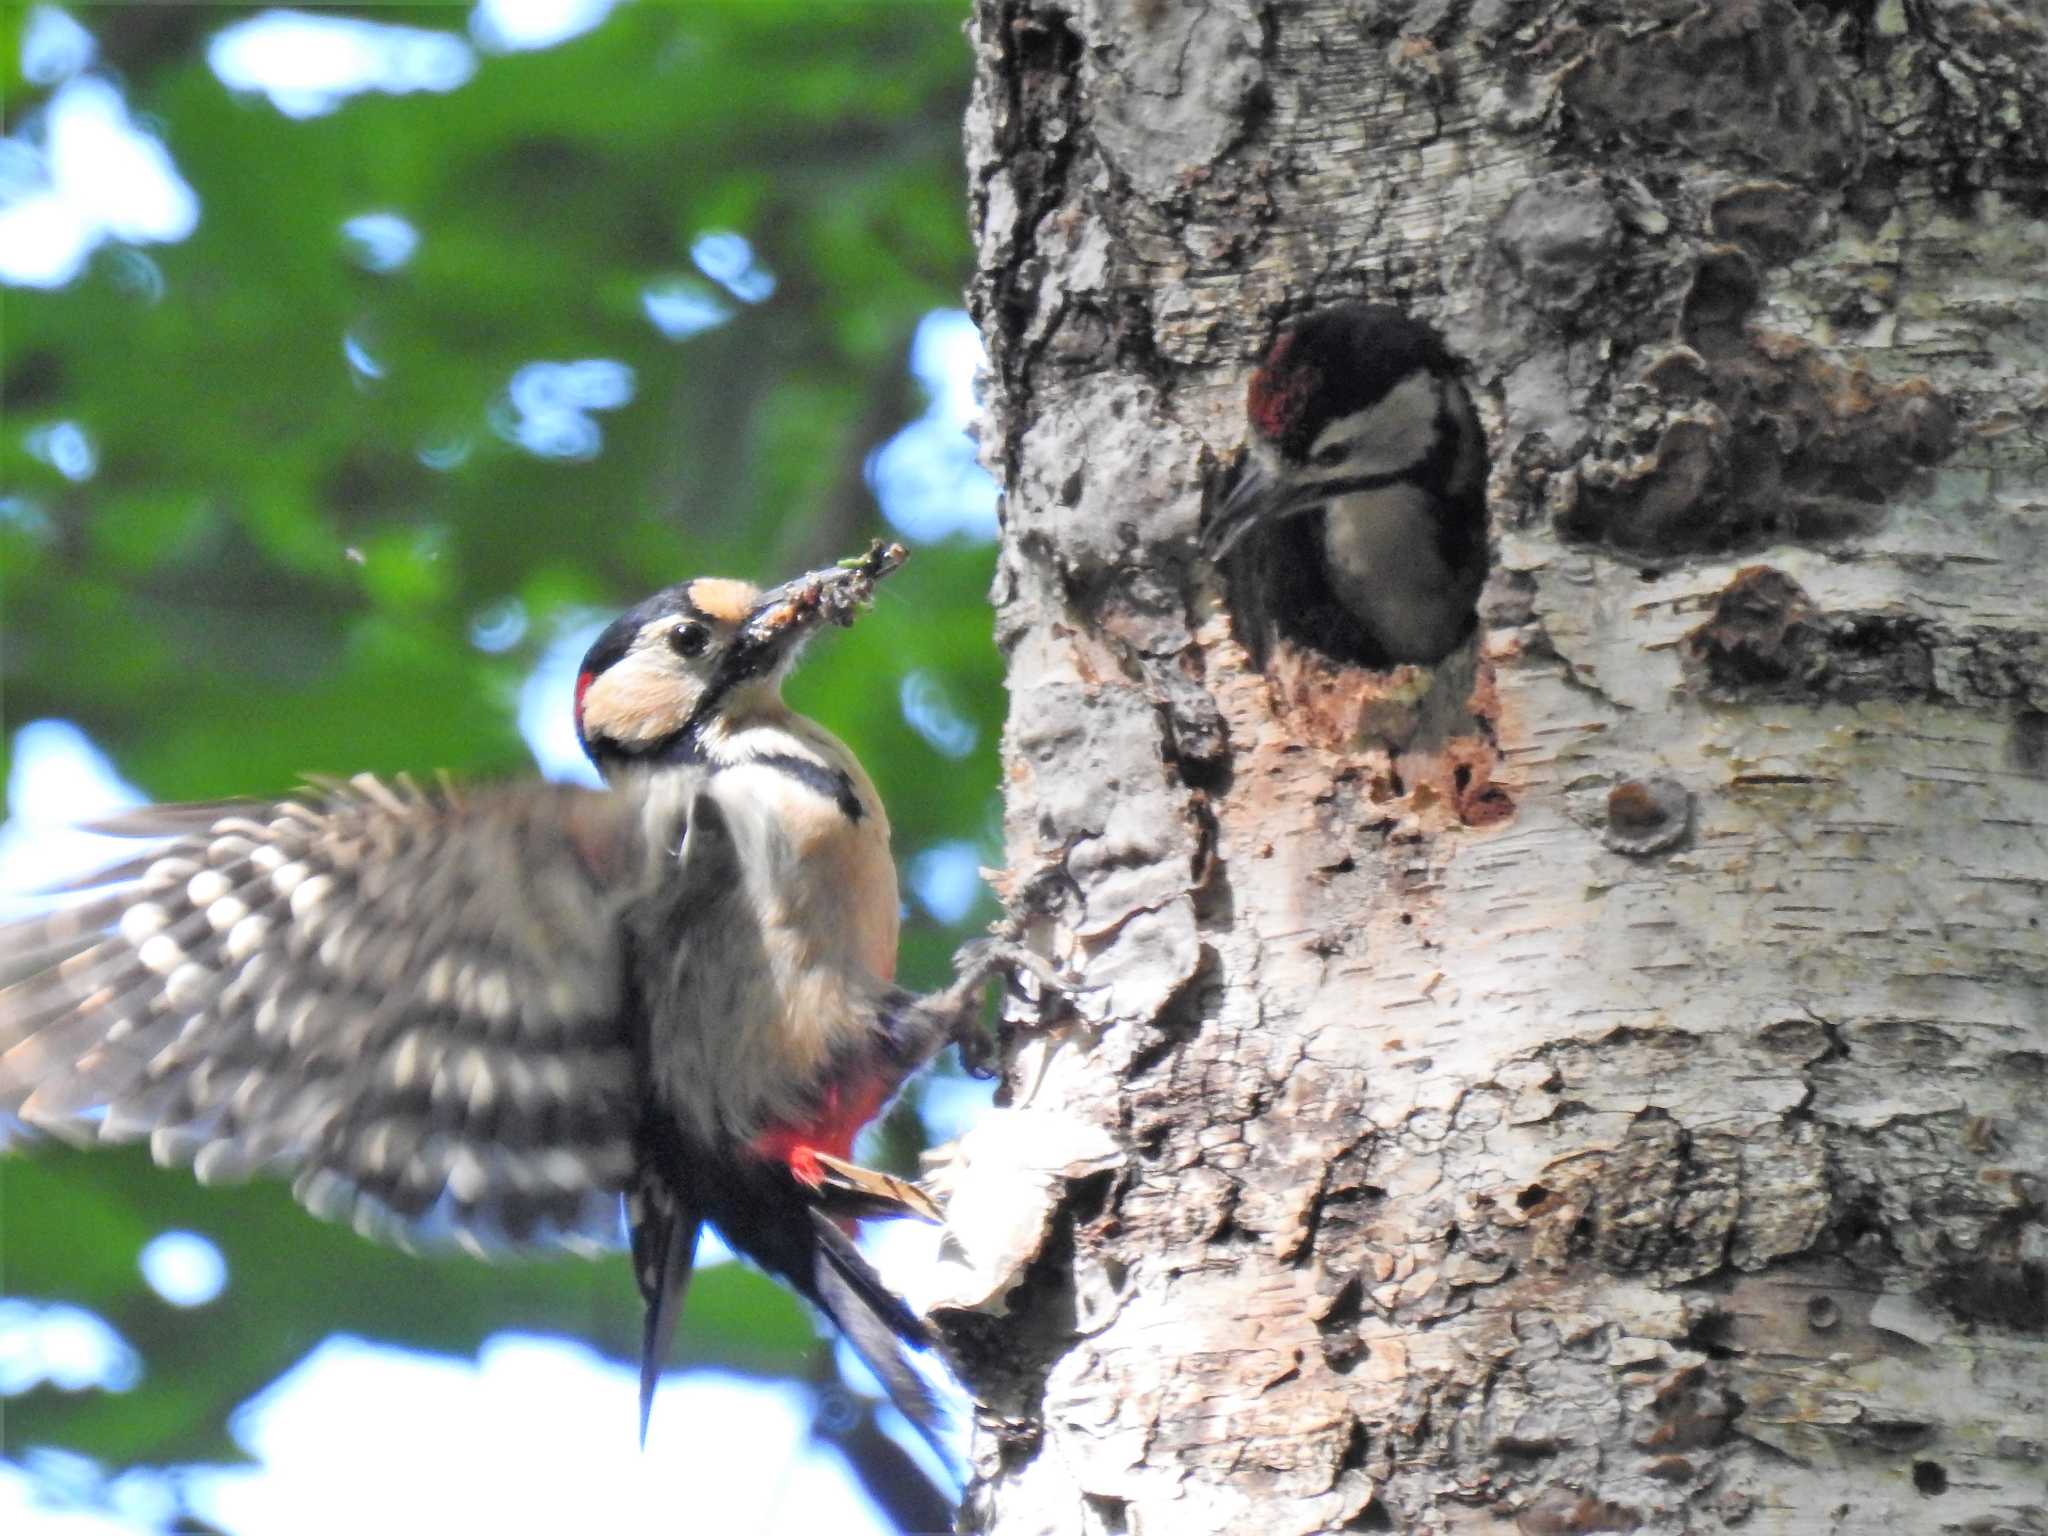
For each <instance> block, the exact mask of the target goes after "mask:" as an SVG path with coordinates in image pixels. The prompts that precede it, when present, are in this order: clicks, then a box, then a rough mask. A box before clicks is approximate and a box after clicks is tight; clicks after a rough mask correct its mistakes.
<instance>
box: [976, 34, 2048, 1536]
mask: <svg viewBox="0 0 2048 1536" xmlns="http://www.w3.org/2000/svg"><path fill="white" fill-rule="evenodd" d="M974 31H975V38H976V47H977V55H978V71H977V76H976V82H975V95H974V103H973V106H972V108H971V110H970V113H969V119H968V122H969V137H968V147H969V176H970V185H971V189H972V200H973V208H974V215H975V225H976V233H977V237H978V260H977V269H976V275H975V279H974V284H973V288H972V297H973V304H974V311H975V314H976V316H977V318H978V319H979V321H980V322H981V325H982V327H983V330H984V334H985V339H986V340H987V342H988V345H989V350H990V354H991V362H992V366H991V379H990V394H989V404H988V418H987V422H986V425H985V437H984V442H985V446H986V451H987V454H988V459H989V462H990V463H991V464H992V465H993V466H995V467H996V469H997V471H998V473H999V477H1000V479H1001V481H1002V484H1003V488H1004V493H1005V506H1006V512H1005V530H1004V537H1003V544H1002V553H1001V557H1000V561H999V568H998V572H997V578H996V588H995V592H996V598H997V603H998V634H999V638H1000V640H1001V643H1002V645H1003V649H1004V652H1005V655H1006V657H1007V661H1008V666H1009V680H1010V692H1011V700H1012V712H1011V716H1010V721H1009V725H1008V728H1007V734H1006V738H1005V756H1006V763H1007V773H1006V782H1007V784H1008V791H1009V810H1010V814H1009V820H1008V829H1009V857H1010V882H1011V883H1010V891H1009V894H1010V898H1011V900H1012V901H1013V903H1015V904H1017V905H1018V906H1020V907H1022V908H1024V909H1026V910H1028V911H1030V912H1032V913H1034V914H1035V915H1036V918H1037V921H1038V925H1039V928H1040V931H1041V933H1043V934H1044V935H1045V937H1046V939H1047V941H1048V942H1049V944H1050V946H1051V948H1052V950H1053V952H1054V953H1055V954H1056V955H1057V956H1058V957H1060V958H1061V959H1062V960H1063V961H1065V962H1066V963H1069V964H1071V965H1072V966H1074V967H1075V968H1076V969H1078V970H1081V971H1082V972H1084V974H1085V977H1086V980H1087V981H1088V983H1089V984H1090V987H1089V990H1088V991H1087V992H1085V993H1084V995H1083V998H1082V1004H1081V1013H1082V1019H1081V1021H1080V1022H1079V1023H1077V1024H1073V1025H1071V1026H1070V1027H1068V1028H1066V1029H1064V1030H1063V1031H1061V1032H1059V1033H1057V1034H1055V1035H1053V1036H1051V1037H1049V1038H1048V1039H1044V1040H1030V1041H1026V1042H1024V1043H1023V1044H1021V1045H1020V1046H1019V1047H1018V1050H1017V1053H1016V1056H1015V1060H1014V1062H1013V1067H1012V1071H1011V1075H1010V1084H1011V1104H1010V1108H1009V1110H1008V1112H1007V1113H1006V1114H1004V1115H1002V1116H998V1117H997V1118H995V1119H994V1120H991V1121H989V1122H987V1123H986V1124H985V1125H984V1126H983V1127H981V1128H979V1129H977V1130H976V1131H975V1132H974V1133H972V1134H971V1135H970V1136H969V1137H968V1139H967V1143H966V1145H965V1147H964V1148H963V1149H962V1152H961V1153H960V1155H959V1156H957V1157H956V1159H955V1162H954V1169H953V1175H954V1179H955V1182H956V1184H957V1185H958V1187H959V1190H960V1193H959V1194H957V1195H956V1197H955V1204H954V1207H953V1211H954V1220H955V1229H956V1233H957V1236H958V1238H959V1241H960V1243H961V1245H962V1248H963V1250H964V1256H965V1259H966V1263H965V1265H964V1266H963V1268H962V1270H961V1271H960V1273H959V1275H958V1277H957V1282H956V1284H955V1286H954V1293H955V1294H954V1300H955V1302H956V1304H957V1305H958V1307H959V1308H960V1310H959V1312H958V1313H957V1314H956V1315H955V1316H954V1318H953V1323H954V1327H955V1332H956V1334H957V1336H958V1338H959V1340H960V1342H961V1346H962V1348H963V1351H965V1352H966V1353H967V1354H968V1355H969V1356H970V1358H971V1359H972V1360H973V1361H974V1363H975V1366H976V1373H977V1374H976V1380H977V1383H978V1385H979V1387H980V1390H981V1391H982V1392H983V1393H984V1395H985V1396H986V1397H987V1399H988V1403H989V1407H988V1409H987V1411H986V1414H985V1418H984V1432H983V1434H982V1435H981V1437H980V1438H979V1440H978V1441H977V1454H976V1459H975V1465H974V1471H975V1477H976V1483H975V1486H974V1487H973V1489H972V1490H971V1495H970V1502H969V1510H970V1522H969V1523H970V1525H971V1527H972V1528H974V1529H979V1530H988V1531H996V1532H1027V1531H1029V1532H1035V1531H1046V1530H1058V1531H1074V1532H1080V1531H1087V1532H1099V1533H1109V1532H1122V1531H1126V1530H1129V1531H1141V1530H1142V1531H1172V1532H1174V1533H1175V1536H1195V1533H1200V1532H1242V1531H1249V1530H1256V1531H1259V1532H1261V1533H1262V1536H1297V1533H1300V1536H1306V1533H1310V1532H1326V1531H1334V1530H1360V1531H1371V1530H1401V1531H1410V1532H1439V1531H1442V1532H1448V1531H1468V1530H1469V1531H1479V1530H1486V1531H1492V1530H1499V1529H1506V1528H1512V1529H1515V1530H1518V1531H1521V1532H1524V1533H1527V1536H1553V1533H1564V1532H1596V1531H1679V1530H1705V1529H1722V1528H1738V1529H1744V1530H1755V1531H1777V1532H1802V1533H1803V1532H1815V1531H1821V1530H1839V1531H1879V1530H1895V1531H1908V1530H1912V1531H1932V1530H1956V1531H1961V1530H1971V1531H1978V1530H1982V1531H1993V1530H1996V1531H2023V1530H2036V1529H2040V1528H2041V1526H2042V1522H2043V1521H2044V1519H2048V1514H2044V1505H2043V1501H2042V1493H2041V1481H2040V1475H2041V1469H2040V1460H2041V1456H2042V1449H2041V1436H2040V1433H2039V1429H2038V1425H2039V1424H2040V1423H2041V1422H2042V1413H2043V1409H2044V1396H2048V1370H2044V1355H2048V1340H2044V1337H2043V1329H2044V1303H2048V1246H2044V1231H2043V1227H2042V1206H2041V1188H2042V1186H2041V1179H2042V1176H2043V1172H2044V1169H2043V1153H2044V1149H2048V1122H2044V1120H2043V1118H2042V1116H2041V1115H2040V1113H2039V1100H2040V1097H2041V1092H2042V1086H2043V1073H2044V1067H2048V1007H2044V1004H2048V935H2044V932H2043V913H2044V910H2048V903H2044V899H2043V897H2044V886H2048V835H2044V827H2048V782H2044V779H2048V637H2044V619H2048V598H2044V596H2043V588H2042V584H2041V579H2040V572H2041V570H2042V569H2043V566H2044V557H2048V470H2044V468H2043V465H2044V462H2048V454H2044V446H2048V443H2044V434H2048V366H2044V365H2048V354H2044V342H2043V337H2044V336H2048V298H2044V296H2043V293H2042V291H2041V289H2040V285H2039V273H2040V254H2041V251H2042V250H2043V249H2044V247H2048V201H2044V188H2048V105H2044V103H2048V69H2044V50H2043V34H2042V28H2041V17H2040V14H2039V11H2038V8H2033V7H2025V8H2023V7H2020V6H2017V5H2011V4H1998V3H1991V4H1984V5H1970V6H1951V5H1935V4H1921V3H1913V0H1908V3H1904V4H1901V3H1897V0H1892V3H1885V4H1876V5H1855V6H1849V5H1842V6H1837V5H1809V6H1803V7H1801V6H1795V5H1792V4H1790V3H1788V0H1743V3H1737V4H1722V3H1710V0H1658V3H1653V4H1647V5H1645V4H1619V3H1607V0H1523V3H1492V0H1480V3H1477V4H1472V5H1437V4H1400V3H1385V4H1368V3H1362V0H1344V3H1310V4H1303V5H1298V6H1284V7H1283V6H1237V5H1212V6H1201V7H1194V6H1151V5H1097V6H1070V5H1066V4H1061V3H1055V0H981V3H979V4H978V5H977V7H976V11H975V23H974ZM1358 293H1366V294H1369V295H1371V296H1373V297H1375V298H1380V299H1386V300H1392V301H1395V302H1398V303H1401V304H1404V305H1406V306H1408V307H1410V308H1411V309H1413V310H1415V311H1416V312H1418V313H1420V314H1422V315H1424V316H1426V317H1428V318H1430V319H1431V320H1433V321H1434V322H1435V323H1437V324H1438V325H1439V326H1441V328H1442V329H1443V330H1444V331H1445V333H1446V334H1447V335H1448V337H1449V338H1450V340H1451V343H1452V345H1453V346H1454V348H1455V349H1456V350H1457V351H1459V352H1460V353H1462V354H1463V355H1464V356H1465V357H1467V358H1468V359H1470V361H1471V363H1472V367H1473V380H1474V384H1475V388H1476V390H1477V392H1478V393H1479V394H1480V395H1481V396H1482V399H1483V409H1484V410H1485V412H1486V414H1487V416H1488V419H1489V425H1490V429H1491V435H1492V442H1493V453H1494V465H1495V469H1494V476H1493V485H1492V496H1491V504H1492V512H1493V521H1494V532H1495V537H1496V540H1497V559H1496V572H1495V576H1494V578H1493V581H1492V583H1491V586H1490V588H1489V591H1488V594H1487V596H1486V598H1485V600H1484V603H1483V607H1482V619H1483V623H1482V644H1481V652H1480V659H1479V662H1478V666H1477V675H1476V680H1475V682H1474V684H1473V686H1472V687H1471V689H1470V694H1469V704H1470V713H1471V719H1470V721H1469V722H1468V724H1467V725H1466V727H1465V728H1464V729H1463V730H1462V731H1460V732H1458V733H1456V734H1454V735H1453V736H1452V737H1451V738H1450V739H1449V740H1448V741H1445V742H1443V743H1440V744H1437V745H1435V746H1434V747H1431V746H1430V745H1429V743H1428V742H1427V741H1426V740H1425V739H1424V738H1422V737H1418V736H1415V735H1413V734H1412V733H1411V728H1412V725H1413V716H1414V711H1413V709H1412V707H1411V706H1413V705H1414V703H1415V701H1416V699H1417V698H1418V696H1419V695H1420V694H1421V693H1422V692H1423V691H1424V690H1425V689H1426V687H1427V685H1428V684H1429V681H1430V680H1429V679H1428V678H1426V677H1420V676H1418V675H1416V674H1414V673H1412V672H1410V673H1396V674H1377V675H1368V674H1364V673H1359V672H1355V671H1347V670H1345V669H1341V668H1335V667H1330V666H1327V665H1323V664H1321V663H1320V662H1319V661H1318V660H1317V659H1316V658H1315V657H1313V656H1306V657H1305V656H1301V655H1298V654H1292V653H1291V652H1290V650H1289V648H1288V647H1286V646H1284V645H1278V646H1268V647H1266V648H1265V649H1264V650H1263V651H1262V652H1261V653H1259V654H1254V653H1253V652H1252V651H1250V650H1248V648H1247V645H1246V643H1245V641H1246V636H1247V634H1248V632H1250V631H1251V630H1253V629H1256V627H1257V624H1258V622H1259V620H1260V617H1261V602H1262V598H1263V596H1264V594H1262V593H1260V592H1258V591H1235V590H1234V591H1230V592H1228V593H1226V592H1225V591H1223V590H1222V589H1221V588H1220V586H1219V583H1218V580H1217V578H1216V576H1215V575H1214V573H1213V572H1211V571H1210V570H1209V569H1208V568H1207V567H1205V566H1203V565H1201V564H1200V563H1198V562H1197V561H1196V559H1195V558H1194V555H1193V550H1194V540H1195V531H1196V527H1197V521H1198V516H1199V513H1200V509H1201V507H1202V504H1203V500H1204V496H1205V493H1208V492H1210V491H1211V490H1213V483H1214V480H1215V476H1216V471H1217V469H1218V466H1219V462H1220V460H1221V459H1222V458H1223V456H1225V455H1227V454H1228V453H1229V452H1231V451H1232V450H1233V449H1234V447H1235V446H1236V445H1237V444H1238V443H1239V442H1240V441H1241V438H1242V435H1243V418H1242V412H1243V405H1242V401H1243V392H1244V387H1245V381H1246V376H1247V373H1248V370H1249V368H1250V366H1251V363H1252V360H1253V359H1254V358H1255V357H1256V356H1257V355H1258V352H1259V350H1260V348H1261V347H1262V345H1263V344H1264V343H1265V341H1266V339H1267V337H1268V336H1269V334H1270V331H1271V328H1272V326H1273V325H1274V323H1275V322H1277V321H1278V320H1280V319H1282V318H1284V317H1287V316H1290V315H1295V314H1298V313H1300V312H1302V311H1304V310H1305V309H1307V308H1310V307H1312V306H1314V305H1316V304H1319V303H1324V302H1328V301H1331V300H1334V299H1337V298H1340V297H1346V296H1351V295H1354V294H1358ZM991 1213H993V1214H991Z"/></svg>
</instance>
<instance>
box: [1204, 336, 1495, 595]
mask: <svg viewBox="0 0 2048 1536" xmlns="http://www.w3.org/2000/svg"><path fill="white" fill-rule="evenodd" d="M1464 402H1465V395H1464V390H1463V386H1462V385H1461V384H1459V383H1458V380H1457V365H1456V363H1455V361H1454V360H1453V359H1452V357H1451V354H1450V352H1449V350H1448V349H1447V348H1446V347H1445V346H1444V343H1443V340H1442V338H1441V337H1439V336H1438V335H1437V333H1436V332H1435V331H1433V330H1431V329H1430V327H1429V326H1427V325H1425V324H1423V323H1422V322H1421V321H1420V320H1416V319H1413V318H1411V317H1410V316H1408V315H1405V314H1403V313H1402V312H1401V311H1400V310H1398V309H1395V308H1393V307H1392V306H1390V305H1386V304H1361V303H1349V304H1339V305H1335V306H1333V307H1331V308H1329V309H1322V310H1318V311H1316V312H1315V313H1314V314H1312V315H1308V316H1306V317H1304V318H1303V319H1301V320H1298V321H1296V322H1295V323H1294V324H1292V325H1291V326H1289V327H1288V328H1287V329H1286V330H1284V331H1282V332H1281V333H1280V335H1279V336H1278V337H1277V338H1276V339H1275V340H1274V342H1273V344H1272V346H1270V347H1268V348H1267V349H1266V355H1265V357H1264V358H1263V359H1262V360H1261V361H1260V363H1259V367H1258V370H1257V371H1256V372H1254V373H1253V374H1252V380H1251V387H1250V389H1249V390H1248V391H1247V392H1246V397H1245V410H1246V415H1247V416H1248V418H1249V428H1250V430H1249V434H1248V442H1247V451H1246V455H1245V461H1244V465H1243V468H1242V469H1241V470H1240V472H1239V474H1238V478H1237V483H1236V484H1235V485H1234V486H1233V487H1232V488H1231V490H1230V493H1229V495H1228V496H1227V497H1225V499H1224V501H1223V504H1222V506H1221V507H1220V508H1219V509H1218V511H1217V513H1216V515H1215V517H1214V519H1213V520H1212V521H1211V522H1210V524H1209V526H1208V527H1207V528H1205V529H1204V530H1203V532H1202V548H1203V552H1204V553H1205V554H1207V555H1208V557H1209V558H1210V559H1211V560H1220V559H1221V558H1222V557H1223V556H1225V555H1227V554H1228V553H1229V552H1230V550H1231V549H1232V547H1233V546H1235V545H1236V543H1237V542H1238V540H1239V539H1241V538H1243V537H1244V535H1245V534H1246V533H1247V532H1248V531H1249V530H1250V529H1251V528H1252V527H1253V526H1254V525H1256V524H1257V523H1258V522H1260V521H1261V520H1263V519H1267V518H1276V517H1289V516H1293V515H1295V514H1297V513H1302V512H1309V511H1313V510H1315V509H1316V508H1318V507H1321V506H1324V505H1326V504H1327V503H1329V502H1330V501H1332V500H1334V499H1336V498H1338V497H1342V496H1348V495H1352V494H1354V493H1357V492H1363V491H1371V490H1375V489H1378V488H1380V487H1384V486H1389V485H1395V484H1398V483H1401V482H1404V481H1412V480H1416V479H1418V478H1419V477H1424V476H1428V475H1438V476H1441V475H1443V474H1446V473H1450V472H1453V470H1454V469H1455V466H1454V465H1453V464H1451V462H1450V461H1452V460H1455V459H1456V458H1457V457H1458V454H1459V452H1461V451H1463V450H1464V449H1465V448H1466V447H1467V445H1466V444H1464V443H1461V442H1456V441H1450V439H1454V438H1456V437H1458V436H1459V435H1460V434H1464V433H1470V434H1472V435H1475V436H1476V432H1477V427H1476V423H1473V424H1472V425H1471V426H1470V427H1468V426H1467V425H1466V424H1467V423H1468V422H1471V412H1470V408H1469V406H1466V405H1465V404H1464ZM1460 407H1463V409H1462V410H1461V409H1460ZM1470 447H1471V450H1472V451H1474V452H1479V451H1483V444H1479V443H1473V444H1471V445H1470ZM1447 448H1448V449H1449V450H1451V452H1449V453H1448V454H1447V452H1446V449H1447Z"/></svg>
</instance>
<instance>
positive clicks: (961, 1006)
mask: <svg viewBox="0 0 2048 1536" xmlns="http://www.w3.org/2000/svg"><path fill="white" fill-rule="evenodd" d="M953 972H954V977H955V980H954V982H953V985H952V986H950V987H948V988H947V989H946V991H945V992H944V993H943V994H942V995H943V997H944V999H945V1006H946V1007H947V1009H948V1010H949V1011H950V1012H951V1014H952V1019H953V1028H952V1038H953V1043H954V1044H955V1045H957V1046H959V1047H960V1060H961V1063H962V1065H964V1066H965V1067H966V1068H967V1070H968V1072H969V1073H971V1074H972V1075H974V1076H976V1077H989V1076H993V1075H994V1059H995V1049H994V1042H993V1041H992V1040H991V1039H990V1038H989V1035H988V1033H987V1032H986V1031H985V1030H983V1029H981V1028H980V1023H981V997H982V989H983V988H985V987H986V986H987V985H988V984H989V983H990V982H991V981H994V980H995V979H996V978H997V977H1002V978H1004V980H1005V981H1006V982H1012V983H1014V982H1015V980H1016V979H1017V977H1019V976H1020V975H1028V976H1030V977H1031V978H1032V979H1033V980H1034V981H1036V982H1037V983H1038V984H1039V986H1040V988H1041V989H1042V992H1041V994H1040V998H1041V1000H1042V999H1043V998H1044V997H1045V996H1051V997H1057V998H1068V997H1071V996H1073V994H1074V992H1075V991H1076V990H1077V983H1075V982H1074V981H1072V980H1071V979H1069V978H1068V977H1065V976H1062V975H1061V974H1060V973H1059V972H1058V971H1057V970H1056V969H1055V968H1054V967H1053V964H1052V962H1051V961H1049V960H1047V959H1046V958H1045V956H1043V955H1041V954H1039V953H1037V952H1036V951H1035V950H1033V949H1030V948H1028V947H1027V946H1026V945H1025V944H1024V943H1023V942H1022V941H1021V940H1019V939H1017V938H1015V937H1013V936H1012V934H1011V933H1008V932H1004V933H999V934H997V935H995V936H993V937H991V938H986V939H970V940H969V941H968V942H967V943H965V944H962V945H961V946H960V947H959V949H957V950H955V951H954V952H953ZM1019 990H1021V989H1019Z"/></svg>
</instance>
